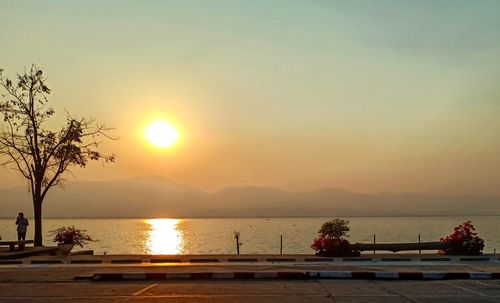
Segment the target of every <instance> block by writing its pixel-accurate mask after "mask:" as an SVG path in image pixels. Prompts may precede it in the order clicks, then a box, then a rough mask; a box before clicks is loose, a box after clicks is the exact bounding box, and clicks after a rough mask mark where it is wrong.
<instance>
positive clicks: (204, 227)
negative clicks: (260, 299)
mask: <svg viewBox="0 0 500 303" xmlns="http://www.w3.org/2000/svg"><path fill="white" fill-rule="evenodd" d="M28 219H30V226H29V229H28V233H27V239H32V238H33V225H34V222H33V221H32V219H31V218H28ZM331 219H332V218H329V217H324V218H192V219H191V218H187V219H175V218H149V219H148V218H143V219H115V218H85V219H81V218H63V219H61V218H58V219H55V218H47V219H44V220H43V233H44V245H47V246H50V245H55V243H53V242H52V239H51V236H50V231H52V230H54V229H56V228H59V227H62V226H75V227H76V228H79V229H83V230H86V231H87V233H88V234H89V235H90V236H91V237H92V238H93V239H95V241H93V242H90V243H88V244H86V245H85V246H84V247H83V248H80V247H75V250H94V253H95V254H234V253H236V241H235V235H236V233H238V234H239V238H240V244H241V245H240V253H241V254H279V253H280V250H281V251H282V252H283V254H310V253H313V252H314V251H313V250H312V249H311V244H312V242H313V239H314V238H315V237H316V236H317V232H318V230H319V229H320V227H321V225H322V224H323V223H324V222H326V221H328V220H331ZM342 219H347V220H349V221H350V224H349V226H350V232H349V238H348V239H349V241H350V242H351V243H356V242H362V243H373V238H374V235H375V241H376V242H377V243H389V242H418V237H419V235H420V239H421V241H422V242H427V241H439V239H440V238H441V237H444V236H446V235H448V234H450V233H451V232H452V231H453V228H454V227H455V226H457V225H459V224H460V223H463V222H465V221H468V220H470V221H472V223H473V224H474V226H475V227H476V230H477V232H478V235H479V236H480V237H481V238H483V239H484V240H485V244H486V247H485V250H484V252H485V253H493V252H494V250H497V251H498V252H500V216H475V217H474V216H469V217H350V218H342ZM0 236H1V237H2V238H3V240H10V239H17V234H16V226H15V218H12V219H0Z"/></svg>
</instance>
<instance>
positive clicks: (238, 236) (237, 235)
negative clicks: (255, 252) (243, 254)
mask: <svg viewBox="0 0 500 303" xmlns="http://www.w3.org/2000/svg"><path fill="white" fill-rule="evenodd" d="M234 238H235V239H236V254H238V255H239V254H240V233H239V232H236V231H235V232H234Z"/></svg>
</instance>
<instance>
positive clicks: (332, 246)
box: [311, 219, 359, 256]
mask: <svg viewBox="0 0 500 303" xmlns="http://www.w3.org/2000/svg"><path fill="white" fill-rule="evenodd" d="M348 225H349V220H343V219H334V220H332V221H329V222H325V223H324V224H323V226H322V227H321V229H320V230H319V236H318V237H317V238H315V239H314V242H313V244H312V245H311V248H312V249H314V250H315V251H316V255H319V256H352V255H359V252H354V251H352V249H351V246H350V244H349V241H348V240H347V239H346V238H347V237H348V235H347V232H348V231H349V230H350V229H349V226H348Z"/></svg>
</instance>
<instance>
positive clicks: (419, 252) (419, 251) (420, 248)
mask: <svg viewBox="0 0 500 303" xmlns="http://www.w3.org/2000/svg"><path fill="white" fill-rule="evenodd" d="M418 254H419V255H421V254H422V244H421V242H420V234H418Z"/></svg>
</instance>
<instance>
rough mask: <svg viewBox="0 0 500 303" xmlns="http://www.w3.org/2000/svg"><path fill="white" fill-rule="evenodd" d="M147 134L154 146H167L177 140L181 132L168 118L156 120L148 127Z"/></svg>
mask: <svg viewBox="0 0 500 303" xmlns="http://www.w3.org/2000/svg"><path fill="white" fill-rule="evenodd" d="M145 136H146V139H147V140H148V141H149V142H150V143H151V144H153V145H154V146H156V147H159V148H167V147H170V146H172V145H173V144H174V143H175V142H176V141H177V138H178V137H179V134H178V132H177V130H176V129H175V127H174V126H173V125H172V124H170V122H168V121H166V120H156V121H153V122H151V123H150V124H149V125H148V126H147V127H146V131H145Z"/></svg>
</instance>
